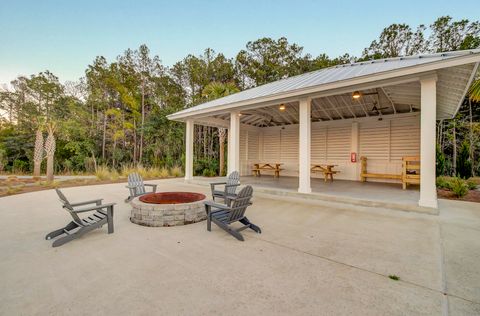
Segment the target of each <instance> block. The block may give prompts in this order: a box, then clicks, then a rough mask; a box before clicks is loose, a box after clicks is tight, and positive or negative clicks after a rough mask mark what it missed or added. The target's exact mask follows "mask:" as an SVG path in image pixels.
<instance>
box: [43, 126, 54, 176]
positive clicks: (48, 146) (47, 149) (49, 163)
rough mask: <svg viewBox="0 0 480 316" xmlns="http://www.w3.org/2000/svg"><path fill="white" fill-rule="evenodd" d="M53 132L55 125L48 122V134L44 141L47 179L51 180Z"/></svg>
mask: <svg viewBox="0 0 480 316" xmlns="http://www.w3.org/2000/svg"><path fill="white" fill-rule="evenodd" d="M54 132H55V126H54V125H53V124H52V123H50V125H49V126H48V136H47V140H46V141H45V152H46V154H47V181H48V182H52V181H53V157H54V156H55V148H56V143H55V136H54V135H53V134H54Z"/></svg>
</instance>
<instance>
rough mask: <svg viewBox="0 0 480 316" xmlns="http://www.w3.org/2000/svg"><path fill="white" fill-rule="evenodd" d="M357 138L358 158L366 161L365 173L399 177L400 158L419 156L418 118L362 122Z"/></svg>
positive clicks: (400, 170) (400, 169)
mask: <svg viewBox="0 0 480 316" xmlns="http://www.w3.org/2000/svg"><path fill="white" fill-rule="evenodd" d="M359 134H360V135H359V147H360V156H365V157H367V170H368V172H373V173H393V174H400V173H401V172H402V157H404V156H415V155H418V154H419V153H420V122H419V116H418V115H416V116H411V117H405V118H397V119H394V120H384V121H364V122H361V123H360V128H359ZM374 180H375V179H372V181H374ZM377 181H384V180H380V179H377Z"/></svg>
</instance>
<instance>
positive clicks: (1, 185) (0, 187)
mask: <svg viewBox="0 0 480 316" xmlns="http://www.w3.org/2000/svg"><path fill="white" fill-rule="evenodd" d="M162 179H167V178H162ZM44 180H45V179H42V181H44ZM144 180H145V181H148V180H157V179H150V178H146V179H144ZM35 182H38V180H32V179H16V180H14V181H12V180H10V181H0V198H1V197H4V196H10V195H16V194H22V193H29V192H36V191H43V190H51V189H54V188H71V187H81V186H86V185H101V184H112V183H126V182H127V179H118V180H97V179H72V180H64V181H58V182H55V184H54V185H43V186H41V185H38V186H37V185H33V186H30V185H29V186H22V187H19V188H18V191H14V192H7V191H6V189H7V185H8V184H9V185H19V184H27V183H35ZM125 190H126V189H125Z"/></svg>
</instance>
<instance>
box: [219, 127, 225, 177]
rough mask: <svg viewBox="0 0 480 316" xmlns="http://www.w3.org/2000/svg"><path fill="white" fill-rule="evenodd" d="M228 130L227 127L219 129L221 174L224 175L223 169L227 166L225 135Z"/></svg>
mask: <svg viewBox="0 0 480 316" xmlns="http://www.w3.org/2000/svg"><path fill="white" fill-rule="evenodd" d="M226 133H227V130H226V129H225V128H219V129H218V140H219V142H220V149H219V151H220V153H219V154H220V159H219V160H220V162H219V163H220V176H223V170H224V168H225V136H226Z"/></svg>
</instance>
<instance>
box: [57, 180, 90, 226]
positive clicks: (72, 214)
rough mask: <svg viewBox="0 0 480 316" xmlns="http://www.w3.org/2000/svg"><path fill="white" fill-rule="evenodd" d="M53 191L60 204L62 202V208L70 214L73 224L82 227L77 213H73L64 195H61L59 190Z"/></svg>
mask: <svg viewBox="0 0 480 316" xmlns="http://www.w3.org/2000/svg"><path fill="white" fill-rule="evenodd" d="M55 191H56V192H57V195H58V198H59V199H60V202H62V204H63V208H64V209H66V210H67V211H68V212H69V213H70V215H71V216H72V218H73V221H74V222H75V223H77V224H79V225H83V224H82V220H81V219H80V217H78V215H77V213H75V212H74V211H73V207H72V205H71V204H70V202H69V201H68V199H67V197H66V196H65V194H63V192H62V191H60V189H55Z"/></svg>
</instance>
